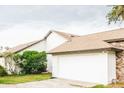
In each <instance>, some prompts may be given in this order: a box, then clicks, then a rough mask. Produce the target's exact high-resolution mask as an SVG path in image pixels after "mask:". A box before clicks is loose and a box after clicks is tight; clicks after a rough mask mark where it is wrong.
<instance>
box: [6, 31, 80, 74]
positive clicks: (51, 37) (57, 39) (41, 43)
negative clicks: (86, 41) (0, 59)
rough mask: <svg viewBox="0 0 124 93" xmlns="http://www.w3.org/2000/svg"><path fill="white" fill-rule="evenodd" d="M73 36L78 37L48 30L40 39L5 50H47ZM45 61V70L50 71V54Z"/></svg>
mask: <svg viewBox="0 0 124 93" xmlns="http://www.w3.org/2000/svg"><path fill="white" fill-rule="evenodd" d="M74 37H78V36H77V35H73V34H69V33H64V32H59V31H49V32H48V33H47V35H46V36H45V37H44V38H43V39H41V40H37V41H33V42H29V43H26V44H21V45H18V46H16V47H13V48H11V49H9V50H7V51H6V52H10V53H20V54H21V53H23V52H24V51H27V50H35V51H39V52H42V51H46V52H48V51H50V50H51V49H53V48H55V47H57V46H59V45H61V44H62V43H64V42H66V41H70V40H71V39H72V38H74ZM47 62H48V66H47V67H48V68H47V70H48V71H49V72H52V63H51V62H52V56H51V54H48V55H47ZM13 68H15V67H13ZM17 72H18V71H17Z"/></svg>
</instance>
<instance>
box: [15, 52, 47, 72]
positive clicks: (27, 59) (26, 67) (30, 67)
mask: <svg viewBox="0 0 124 93" xmlns="http://www.w3.org/2000/svg"><path fill="white" fill-rule="evenodd" d="M13 59H14V60H15V61H16V63H17V64H19V66H20V67H21V68H22V71H21V72H22V73H23V74H37V73H41V72H45V71H46V67H47V64H46V62H47V60H46V53H45V52H44V51H43V52H37V51H25V52H24V53H23V54H22V55H19V54H16V55H15V57H14V58H13Z"/></svg>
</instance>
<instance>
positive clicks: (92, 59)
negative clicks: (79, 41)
mask: <svg viewBox="0 0 124 93" xmlns="http://www.w3.org/2000/svg"><path fill="white" fill-rule="evenodd" d="M55 58H56V59H55V60H56V62H54V63H56V65H55V64H54V66H56V67H54V68H53V73H54V74H56V76H57V77H61V78H66V79H72V80H81V81H86V82H96V83H101V82H102V83H103V82H105V83H106V82H107V78H108V77H107V67H108V66H107V54H106V53H87V54H69V55H59V56H56V57H55Z"/></svg>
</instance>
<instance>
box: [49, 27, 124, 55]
mask: <svg viewBox="0 0 124 93" xmlns="http://www.w3.org/2000/svg"><path fill="white" fill-rule="evenodd" d="M113 40H124V29H123V28H121V29H116V30H111V31H105V32H100V33H94V34H89V35H84V36H80V37H77V38H73V39H72V40H71V41H69V42H65V43H63V44H61V45H60V46H58V47H56V48H54V49H52V50H51V51H50V52H49V53H60V52H72V51H86V50H96V49H108V48H114V49H123V48H119V47H115V46H112V45H111V44H109V43H107V41H113Z"/></svg>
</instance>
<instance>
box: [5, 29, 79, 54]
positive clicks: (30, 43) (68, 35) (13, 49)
mask: <svg viewBox="0 0 124 93" xmlns="http://www.w3.org/2000/svg"><path fill="white" fill-rule="evenodd" d="M52 32H55V33H57V34H58V35H60V36H62V37H63V38H65V39H67V40H70V39H71V38H73V37H78V35H73V34H70V33H65V32H59V31H49V32H48V34H47V35H46V36H45V37H44V38H43V39H40V40H37V41H32V42H29V43H25V44H21V45H18V46H15V47H13V48H10V49H9V50H7V51H5V52H12V53H17V52H20V51H22V50H24V49H26V48H28V47H30V46H32V45H35V44H37V43H39V42H41V41H43V40H45V39H46V38H47V37H48V36H49V35H50V34H51V33H52Z"/></svg>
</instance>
